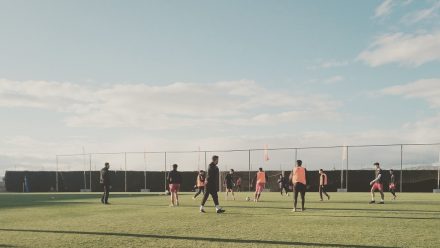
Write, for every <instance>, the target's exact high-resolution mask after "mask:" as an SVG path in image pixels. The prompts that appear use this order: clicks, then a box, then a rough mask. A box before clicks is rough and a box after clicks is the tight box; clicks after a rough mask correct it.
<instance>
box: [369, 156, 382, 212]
mask: <svg viewBox="0 0 440 248" xmlns="http://www.w3.org/2000/svg"><path fill="white" fill-rule="evenodd" d="M374 166H375V167H376V170H375V179H374V180H373V181H371V182H370V185H371V191H370V192H371V201H370V204H373V203H375V202H376V201H375V199H374V191H376V190H379V193H380V202H379V204H384V203H385V202H384V194H383V172H382V169H381V168H380V165H379V163H378V162H376V163H374Z"/></svg>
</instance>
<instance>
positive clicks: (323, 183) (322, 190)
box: [319, 169, 330, 201]
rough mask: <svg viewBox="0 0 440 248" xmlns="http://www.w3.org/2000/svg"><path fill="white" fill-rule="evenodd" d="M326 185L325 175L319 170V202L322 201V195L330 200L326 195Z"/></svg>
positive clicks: (326, 178)
mask: <svg viewBox="0 0 440 248" xmlns="http://www.w3.org/2000/svg"><path fill="white" fill-rule="evenodd" d="M327 183H328V177H327V174H325V173H324V170H323V169H319V197H321V201H323V199H322V194H324V195H325V196H327V199H328V200H330V196H329V195H328V194H327V190H326V187H327Z"/></svg>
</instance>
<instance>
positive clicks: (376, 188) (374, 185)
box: [371, 183, 383, 191]
mask: <svg viewBox="0 0 440 248" xmlns="http://www.w3.org/2000/svg"><path fill="white" fill-rule="evenodd" d="M371 189H372V190H379V191H382V190H383V185H382V184H381V183H374V184H373V187H371Z"/></svg>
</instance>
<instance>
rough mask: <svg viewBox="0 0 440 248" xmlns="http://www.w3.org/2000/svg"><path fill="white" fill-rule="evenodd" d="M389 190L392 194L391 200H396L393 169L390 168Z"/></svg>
mask: <svg viewBox="0 0 440 248" xmlns="http://www.w3.org/2000/svg"><path fill="white" fill-rule="evenodd" d="M390 192H391V194H392V195H393V200H396V197H397V195H396V177H395V176H394V170H393V169H391V170H390Z"/></svg>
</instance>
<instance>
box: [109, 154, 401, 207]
mask: <svg viewBox="0 0 440 248" xmlns="http://www.w3.org/2000/svg"><path fill="white" fill-rule="evenodd" d="M218 162H219V157H218V156H213V157H212V162H211V163H210V164H209V167H208V171H207V172H205V171H203V170H201V171H199V174H198V175H197V180H196V185H195V189H196V194H195V195H194V197H193V199H194V200H195V199H196V197H197V196H199V195H201V194H203V198H202V202H201V204H200V212H201V213H205V203H206V201H207V200H208V198H209V196H211V197H212V199H213V201H214V205H215V210H216V212H217V213H224V212H225V210H224V209H222V208H221V207H220V204H219V200H218V191H219V168H218V166H217V165H218ZM374 166H375V178H374V180H372V181H371V182H370V185H371V201H370V204H372V203H375V191H376V190H377V191H379V192H380V196H381V200H380V202H379V204H384V193H383V189H384V187H383V184H384V173H383V171H382V169H381V168H380V165H379V163H374ZM177 167H178V166H177V164H174V165H173V169H172V170H171V171H170V172H169V174H168V177H167V182H168V186H169V192H170V195H171V196H170V200H171V203H170V206H178V205H179V195H178V192H179V191H180V185H181V183H182V176H181V174H180V172H179V171H178V170H177ZM108 168H109V164H108V163H106V166H105V167H104V168H103V169H102V170H101V184H103V187H104V194H103V196H102V198H101V202H102V203H105V204H107V203H108V194H109V187H108V185H107V183H106V181H108V179H107V177H108ZM308 177H309V175H308V173H307V170H306V169H305V168H304V167H303V166H302V161H301V160H297V161H296V166H295V167H294V168H293V170H292V172H291V173H290V176H289V177H287V176H286V175H285V174H284V172H282V174H281V175H280V176H279V179H278V185H279V187H280V193H281V195H283V191H284V192H285V194H286V195H287V196H288V195H289V189H290V188H292V190H293V194H294V197H293V210H292V211H293V212H296V211H304V210H305V195H306V191H307V189H308V188H309V184H308V183H309V182H310V180H309V178H308ZM268 181H269V177H268V175H267V174H266V172H265V171H264V170H263V168H259V170H258V172H257V173H256V175H255V177H254V178H253V180H252V182H251V185H255V194H254V201H255V202H258V201H259V200H260V197H261V193H262V192H263V190H264V188H265V186H266V183H267V182H268ZM223 184H224V186H226V192H225V194H226V195H225V197H226V200H228V197H229V193H230V194H231V196H232V198H233V200H235V195H234V186H236V187H237V189H238V190H239V191H240V190H241V178H238V179H237V181H235V182H234V170H233V169H231V170H230V171H229V173H228V174H227V175H226V176H225V180H224V182H223ZM327 185H328V177H327V175H326V174H325V172H324V171H323V170H322V169H320V170H319V195H320V198H321V201H323V195H325V196H326V197H327V199H328V200H330V195H329V194H328V193H327V191H326V186H327ZM389 189H390V192H391V194H392V195H393V199H396V192H395V189H396V178H395V176H394V171H393V170H392V169H391V170H390V184H389ZM298 196H301V208H300V209H298V208H297V202H298ZM247 200H250V199H249V198H248V199H247Z"/></svg>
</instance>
